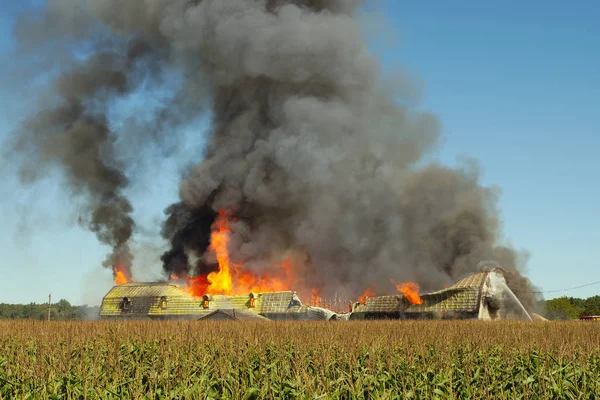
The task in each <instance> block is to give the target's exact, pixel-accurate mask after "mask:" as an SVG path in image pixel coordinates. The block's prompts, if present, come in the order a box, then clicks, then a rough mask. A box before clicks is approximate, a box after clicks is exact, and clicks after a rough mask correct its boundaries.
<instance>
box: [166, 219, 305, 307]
mask: <svg viewBox="0 0 600 400" xmlns="http://www.w3.org/2000/svg"><path fill="white" fill-rule="evenodd" d="M229 222H230V217H229V215H228V213H227V212H226V211H224V210H221V211H219V214H218V217H217V219H216V221H215V222H214V224H213V230H212V233H211V239H210V247H209V249H210V250H211V251H212V252H214V254H215V256H216V258H217V262H218V265H219V268H218V270H217V271H215V272H211V273H209V274H208V275H206V276H198V277H194V278H191V277H183V278H181V277H179V276H177V275H175V274H171V276H170V278H171V280H175V281H180V280H184V281H185V288H186V291H187V292H188V293H189V294H190V295H192V296H195V297H200V296H203V295H204V294H207V293H210V294H225V295H236V294H246V293H250V292H256V293H260V292H277V291H284V290H291V287H292V286H293V285H294V284H295V283H296V279H295V277H294V275H293V271H292V260H291V256H288V257H286V258H285V259H284V260H283V261H282V262H281V263H280V264H276V265H274V267H273V269H272V270H271V271H270V272H263V273H261V274H257V273H252V272H250V271H247V270H244V269H243V266H242V265H240V264H236V263H234V262H232V261H231V259H230V256H229V250H228V245H229V240H230V238H231V233H232V231H231V228H230V226H229Z"/></svg>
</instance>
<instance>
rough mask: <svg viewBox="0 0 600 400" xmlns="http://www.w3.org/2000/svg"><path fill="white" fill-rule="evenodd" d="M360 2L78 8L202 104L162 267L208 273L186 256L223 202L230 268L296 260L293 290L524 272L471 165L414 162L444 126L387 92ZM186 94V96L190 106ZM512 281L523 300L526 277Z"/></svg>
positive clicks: (430, 285)
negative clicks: (204, 140)
mask: <svg viewBox="0 0 600 400" xmlns="http://www.w3.org/2000/svg"><path fill="white" fill-rule="evenodd" d="M55 3H56V4H60V5H61V6H62V7H63V8H68V5H69V3H71V5H72V4H78V5H79V4H81V3H80V2H79V1H77V0H62V1H60V2H58V1H57V2H55ZM360 3H361V2H360V1H349V0H304V1H302V0H287V1H285V0H203V1H202V0H194V1H192V0H155V1H152V2H149V1H143V0H129V1H127V2H123V1H121V0H95V1H90V2H88V3H86V4H87V9H86V10H84V11H85V12H82V15H85V17H81V18H82V19H87V18H91V19H93V20H94V21H99V22H101V23H102V24H103V25H104V26H105V27H108V28H109V30H110V31H111V32H112V33H113V34H114V35H117V36H121V37H124V36H132V35H133V36H135V37H138V38H140V40H142V41H143V42H144V43H148V44H149V45H150V47H151V48H152V49H153V50H156V49H160V50H164V49H167V50H168V53H169V62H170V63H171V65H177V66H179V67H180V68H181V69H182V70H183V71H185V72H184V76H185V78H186V85H184V86H186V87H188V88H198V89H201V90H204V91H206V93H208V94H210V96H211V99H212V106H211V110H212V117H213V121H212V127H211V130H210V135H211V137H210V143H209V146H208V148H207V149H206V152H205V154H199V155H198V160H199V163H198V164H197V165H195V166H193V167H192V168H191V169H190V171H189V172H188V174H187V175H186V177H185V178H184V179H183V181H182V182H181V185H180V197H181V203H180V204H176V205H173V206H171V207H170V208H169V209H168V210H167V211H166V212H167V215H168V220H167V223H166V224H165V226H164V229H163V235H164V237H165V238H167V239H168V240H169V241H170V242H171V244H172V249H171V251H169V252H168V253H166V254H165V255H164V256H163V262H164V268H165V270H166V271H167V272H169V271H173V272H177V273H182V272H183V273H191V274H194V273H196V274H197V273H200V274H204V273H206V271H209V270H211V268H210V266H207V265H206V264H205V262H206V260H207V259H208V257H204V261H200V263H201V264H202V265H190V264H191V262H190V261H189V260H190V259H189V258H188V254H192V253H194V254H196V255H202V254H205V253H207V252H206V250H207V246H208V235H209V234H210V229H211V224H212V223H213V221H214V216H215V213H216V212H217V211H219V210H229V211H230V212H232V213H233V214H234V215H235V217H236V218H237V221H236V222H235V223H232V229H233V237H232V240H231V243H230V248H229V251H230V253H231V258H232V260H233V261H234V262H236V263H240V264H243V265H244V266H245V267H246V268H253V269H256V268H267V269H268V268H269V266H268V265H269V263H267V262H266V261H267V260H271V259H272V258H273V256H274V255H277V254H283V253H284V252H286V251H288V250H294V251H297V252H299V253H303V254H306V256H307V261H306V263H305V264H304V265H303V266H301V267H300V268H301V269H302V270H301V271H299V274H298V275H299V277H300V280H301V282H299V285H301V286H305V287H309V288H318V289H320V290H321V295H322V296H329V295H331V296H332V295H333V294H334V293H338V294H339V295H342V296H344V295H346V296H356V295H358V294H360V293H361V292H362V291H363V290H364V289H366V288H367V287H371V288H376V291H378V292H381V293H383V292H386V291H390V290H392V289H393V285H392V283H391V282H390V279H394V280H396V281H400V280H416V281H417V282H418V283H419V284H420V285H421V286H422V287H423V289H438V288H440V287H441V286H443V285H444V284H448V283H452V282H453V281H455V280H456V279H458V278H461V277H463V276H464V275H466V274H468V273H470V272H473V271H475V269H476V266H477V264H478V262H479V261H480V260H482V259H490V258H495V259H499V261H501V263H502V265H503V267H504V268H505V269H507V270H509V271H513V272H514V273H515V274H516V276H518V277H519V278H522V277H521V275H520V274H519V272H518V271H519V262H518V255H517V253H516V252H515V251H514V250H512V249H509V248H506V247H501V246H499V245H498V243H499V240H500V236H499V235H500V227H499V217H498V211H497V209H496V206H497V193H496V191H495V190H494V189H493V188H486V187H483V186H481V184H480V181H479V176H478V173H477V169H476V168H473V167H472V166H467V167H465V168H456V169H452V168H448V167H444V166H440V165H429V166H426V167H420V166H419V164H420V163H422V161H423V160H424V157H425V156H427V155H428V154H429V152H430V151H431V150H433V149H435V147H436V145H437V141H438V138H439V136H440V133H441V124H440V122H439V121H438V119H437V117H436V116H435V115H433V114H431V113H428V112H423V111H419V110H418V109H415V108H411V107H410V106H409V105H405V104H402V103H401V102H399V101H398V100H399V99H402V98H404V97H406V94H405V93H402V92H401V91H400V92H398V91H395V90H394V88H395V87H400V88H401V89H402V88H406V87H411V85H407V84H403V85H400V86H397V85H388V84H387V82H386V81H385V79H384V77H382V76H381V74H380V70H379V66H378V64H377V62H376V60H375V59H374V58H373V56H372V55H371V54H370V52H369V50H368V48H367V46H366V44H365V42H364V40H363V38H362V37H361V32H360V29H359V28H360V27H359V25H358V23H357V22H356V21H357V20H356V18H355V14H356V11H357V7H358V5H359V4H360ZM68 12H69V13H71V14H72V13H73V11H68ZM65 13H67V10H65ZM63 17H64V16H63ZM77 26H79V25H77ZM403 81H404V82H405V83H406V80H403ZM100 86H101V87H103V88H105V89H106V88H113V89H114V90H119V88H121V87H122V85H114V87H113V86H112V85H110V84H109V83H102V84H101V85H100ZM413 89H414V87H412V88H411V90H413ZM121 90H122V89H121ZM94 93H95V92H94ZM194 96H198V94H197V93H194V90H188V91H187V92H186V93H183V95H182V96H181V97H182V98H184V99H186V100H187V104H193V101H190V99H194ZM410 97H413V93H411V94H410ZM181 103H183V101H182V102H181ZM185 115H187V114H185ZM94 137H96V136H94ZM101 143H103V144H104V143H105V140H102V141H101ZM104 157H106V154H104V155H103V159H105V158H104ZM64 158H65V157H61V159H64ZM94 170H96V169H94ZM110 181H111V182H112V180H110ZM124 184H125V183H123V185H124ZM123 185H117V186H116V188H117V189H120V188H122V187H123ZM103 187H104V186H103ZM109 192H110V191H109ZM101 193H104V192H101ZM110 193H112V192H110ZM115 193H118V190H116V191H115ZM115 200H120V197H118V196H117V197H116V198H115ZM103 203H104V202H103ZM115 204H121V203H120V202H119V201H115ZM117 209H118V210H123V208H122V207H117ZM124 214H127V213H126V212H125V213H124ZM110 220H111V221H116V219H112V218H111V219H110ZM125 236H127V235H125ZM257 266H259V267H257ZM523 279H525V278H523ZM512 281H515V282H516V281H518V282H519V285H521V287H522V288H524V290H521V292H522V293H523V294H522V296H524V297H527V296H529V295H528V294H527V292H528V291H531V289H530V284H529V282H528V281H527V280H526V279H525V280H524V281H521V280H512ZM522 282H525V284H523V283H522ZM510 283H511V280H509V284H510ZM524 303H525V304H530V303H531V302H527V301H524Z"/></svg>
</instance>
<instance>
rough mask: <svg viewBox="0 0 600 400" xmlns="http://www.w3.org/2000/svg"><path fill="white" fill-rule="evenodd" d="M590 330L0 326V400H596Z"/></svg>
mask: <svg viewBox="0 0 600 400" xmlns="http://www.w3.org/2000/svg"><path fill="white" fill-rule="evenodd" d="M599 334H600V324H597V323H594V322H562V323H554V322H547V323H507V322H504V323H485V322H477V321H473V322H465V321H385V322H383V321H382V322H323V323H301V322H243V323H242V322H214V321H213V322H208V321H207V322H199V321H195V322H156V321H151V322H62V323H61V322H50V323H47V322H33V321H17V322H0V397H1V398H3V399H13V398H36V399H37V398H53V399H54V398H56V399H58V398H67V399H70V398H81V399H83V398H87V399H100V398H101V399H117V398H133V399H146V398H151V399H159V398H160V399H163V398H178V399H180V398H186V399H204V398H215V399H217V398H227V399H238V398H245V399H252V398H289V399H296V398H304V399H313V398H321V399H326V398H327V399H328V398H344V399H350V398H352V399H394V398H411V397H412V398H436V397H437V398H440V399H445V398H470V399H478V398H485V399H502V398H510V399H513V398H525V399H533V398H577V399H583V398H595V396H596V393H600V383H599V382H598V376H600V335H599Z"/></svg>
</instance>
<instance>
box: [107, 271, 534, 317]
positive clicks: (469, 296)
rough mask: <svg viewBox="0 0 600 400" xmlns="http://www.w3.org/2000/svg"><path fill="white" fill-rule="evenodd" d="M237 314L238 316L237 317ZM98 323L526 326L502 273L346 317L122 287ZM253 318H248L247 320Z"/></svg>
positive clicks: (252, 300)
mask: <svg viewBox="0 0 600 400" xmlns="http://www.w3.org/2000/svg"><path fill="white" fill-rule="evenodd" d="M236 313H237V314H238V315H237V316H236ZM100 317H101V318H103V319H209V320H214V319H235V320H249V319H268V320H327V321H331V320H361V319H362V320H364V319H434V318H435V319H479V320H503V319H524V320H531V319H532V318H531V316H530V315H529V314H528V313H527V311H526V310H525V308H524V307H523V306H522V305H521V303H520V302H519V300H518V299H517V297H516V296H515V295H514V293H513V292H512V291H511V290H510V289H509V288H508V286H507V285H506V281H505V279H504V273H503V270H502V269H500V268H495V269H493V270H489V271H483V272H479V273H476V274H473V275H470V276H468V277H466V278H464V279H462V280H460V281H459V282H457V283H456V284H454V285H452V286H450V287H448V288H446V289H443V290H440V291H437V292H433V293H428V294H423V295H419V294H418V293H417V292H413V291H405V292H404V293H403V294H397V295H391V296H376V297H366V299H365V300H364V303H360V302H358V303H355V304H354V305H353V307H352V309H351V311H350V312H349V313H346V314H337V313H335V312H333V311H331V310H328V309H325V308H321V307H312V306H306V305H303V304H302V302H301V301H300V298H299V297H298V296H297V294H296V293H295V292H293V291H279V292H265V293H248V294H239V295H209V294H205V295H203V296H201V297H195V296H192V295H190V294H189V292H187V291H186V290H185V288H183V287H181V286H179V285H176V284H173V283H125V284H122V285H117V286H115V287H113V288H112V289H111V290H110V291H109V292H108V294H107V295H106V296H105V297H104V299H103V301H102V305H101V307H100ZM251 317H252V318H251Z"/></svg>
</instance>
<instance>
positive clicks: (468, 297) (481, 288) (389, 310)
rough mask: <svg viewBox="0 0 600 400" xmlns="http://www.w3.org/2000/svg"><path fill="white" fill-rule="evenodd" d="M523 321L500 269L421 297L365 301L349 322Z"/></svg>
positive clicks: (519, 306)
mask: <svg viewBox="0 0 600 400" xmlns="http://www.w3.org/2000/svg"><path fill="white" fill-rule="evenodd" d="M389 318H392V319H423V318H431V319H433V318H435V319H480V320H501V319H525V320H531V317H530V315H529V314H528V313H527V311H526V310H525V308H524V307H523V305H522V304H521V303H520V302H519V300H518V299H517V297H516V296H515V295H514V293H513V292H512V291H511V290H510V289H509V288H508V286H507V285H506V281H505V279H504V274H503V271H502V269H500V268H495V269H493V270H490V271H484V272H479V273H476V274H473V275H470V276H468V277H466V278H464V279H462V280H460V281H459V282H457V283H456V284H454V285H452V286H450V287H448V288H446V289H443V290H440V291H437V292H433V293H428V294H424V295H421V296H418V295H414V297H413V296H407V295H402V294H400V295H394V296H377V297H367V298H366V300H365V302H364V304H362V303H356V304H355V305H354V306H353V309H352V313H351V314H350V316H349V319H351V320H354V319H389Z"/></svg>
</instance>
